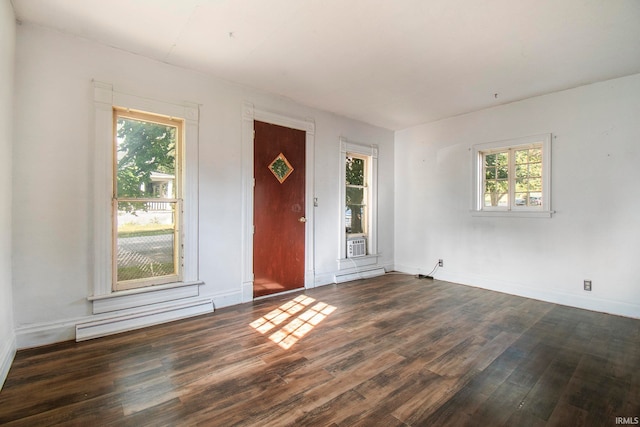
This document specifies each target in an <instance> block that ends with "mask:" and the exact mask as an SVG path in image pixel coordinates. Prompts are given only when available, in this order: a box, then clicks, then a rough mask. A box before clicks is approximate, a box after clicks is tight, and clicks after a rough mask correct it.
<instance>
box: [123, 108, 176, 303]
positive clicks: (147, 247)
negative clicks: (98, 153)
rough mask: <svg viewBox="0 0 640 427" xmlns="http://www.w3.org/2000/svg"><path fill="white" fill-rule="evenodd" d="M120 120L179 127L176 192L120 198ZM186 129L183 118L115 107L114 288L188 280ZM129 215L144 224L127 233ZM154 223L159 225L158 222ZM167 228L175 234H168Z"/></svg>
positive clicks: (173, 185) (174, 179) (174, 178)
mask: <svg viewBox="0 0 640 427" xmlns="http://www.w3.org/2000/svg"><path fill="white" fill-rule="evenodd" d="M120 119H125V120H132V121H135V120H137V121H141V122H147V123H151V124H158V125H161V126H170V127H173V128H175V129H176V131H175V146H174V149H173V151H174V157H175V160H174V161H175V165H174V174H173V184H172V186H171V187H172V188H171V191H170V193H171V194H166V195H165V197H149V196H148V194H145V195H144V196H143V197H130V196H125V197H118V137H117V126H118V120H120ZM183 133H184V125H183V120H181V119H175V118H171V117H167V116H162V115H156V114H152V113H146V112H141V111H132V110H128V109H123V108H119V107H114V108H113V196H112V200H113V202H112V248H113V249H112V288H113V290H114V291H121V290H127V289H134V288H142V287H147V286H153V285H160V284H166V283H173V282H178V281H181V280H182V271H183V269H182V267H183V257H184V256H183V242H182V212H183V199H182V192H183V189H182V162H183V157H182V150H183V139H184V134H183ZM166 196H173V197H166ZM124 204H129V206H128V207H127V208H126V209H125V210H122V209H119V208H120V207H121V206H122V205H124ZM143 206H144V207H143ZM142 212H144V213H142ZM151 212H152V213H151ZM127 213H129V214H130V215H133V216H134V217H135V216H137V217H138V218H140V220H139V221H134V222H136V223H140V222H141V224H138V225H136V227H134V231H133V232H131V231H128V232H127V233H124V232H123V229H124V228H123V227H121V225H123V224H119V219H120V218H121V217H122V218H123V220H124V218H125V217H126V214H127ZM150 213H151V214H150ZM145 218H146V219H145ZM154 221H156V222H158V223H157V224H154ZM163 225H166V227H163ZM167 230H169V232H166V231H167ZM123 235H125V236H127V237H124V236H123ZM132 236H133V237H132ZM124 239H130V240H131V241H132V242H135V243H131V242H128V243H127V244H125V243H124ZM127 245H128V248H127Z"/></svg>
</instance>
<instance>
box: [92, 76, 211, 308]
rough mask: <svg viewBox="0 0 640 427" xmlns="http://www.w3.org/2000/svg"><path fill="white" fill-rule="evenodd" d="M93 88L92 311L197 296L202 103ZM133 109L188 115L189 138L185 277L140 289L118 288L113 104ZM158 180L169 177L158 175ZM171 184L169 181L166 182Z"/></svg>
mask: <svg viewBox="0 0 640 427" xmlns="http://www.w3.org/2000/svg"><path fill="white" fill-rule="evenodd" d="M93 91H94V92H93V93H94V126H95V128H94V141H95V146H94V157H93V168H94V174H93V189H94V191H93V210H92V212H93V214H92V215H93V244H92V246H93V251H92V252H93V256H92V259H93V262H92V266H93V275H92V276H93V283H92V293H91V294H90V295H88V299H89V301H91V302H92V305H93V313H94V314H100V313H106V312H111V311H115V310H122V309H129V308H134V307H143V306H148V305H149V304H150V303H151V302H153V303H159V302H167V301H173V300H177V299H178V298H185V297H187V296H197V295H198V292H199V291H198V286H199V285H201V284H202V281H201V280H200V279H199V268H198V259H199V257H198V176H199V172H198V128H199V116H200V113H199V107H198V105H197V104H193V103H186V102H185V103H180V104H177V103H169V102H164V101H160V100H156V99H151V98H148V97H141V96H139V95H134V94H129V93H124V92H121V91H115V90H114V88H113V86H112V85H111V84H109V83H103V82H98V81H94V82H93ZM117 106H122V107H125V109H126V110H130V111H152V112H154V114H158V115H162V116H164V117H179V118H181V119H182V120H183V122H184V123H183V124H184V128H183V132H184V138H183V140H182V147H181V153H180V155H181V156H182V162H181V163H182V166H184V167H183V168H182V170H181V171H180V173H179V174H178V179H180V180H181V182H182V184H181V185H180V188H181V191H182V203H181V205H182V206H181V210H180V212H179V213H180V219H179V224H180V227H181V229H180V230H179V233H180V238H181V248H180V250H181V252H182V262H181V265H180V267H181V275H180V276H181V277H180V278H179V279H180V280H177V281H174V282H171V283H166V284H162V285H156V286H144V287H139V288H135V289H128V290H117V289H114V286H113V284H114V278H113V273H114V267H113V262H114V253H113V252H114V251H113V247H114V242H113V236H114V215H113V210H114V209H113V195H114V189H113V187H114V154H115V150H114V137H113V135H114V132H113V127H114V121H113V109H114V107H117ZM157 178H158V179H159V180H162V179H164V178H166V177H163V176H161V175H159V176H157ZM167 185H168V184H167Z"/></svg>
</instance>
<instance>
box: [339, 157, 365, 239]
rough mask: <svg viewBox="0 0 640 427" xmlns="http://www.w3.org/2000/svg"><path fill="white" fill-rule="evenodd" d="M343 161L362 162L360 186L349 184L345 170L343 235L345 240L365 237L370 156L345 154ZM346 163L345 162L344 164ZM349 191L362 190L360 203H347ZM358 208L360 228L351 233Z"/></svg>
mask: <svg viewBox="0 0 640 427" xmlns="http://www.w3.org/2000/svg"><path fill="white" fill-rule="evenodd" d="M345 159H358V160H361V161H362V166H363V167H362V175H363V176H362V185H358V184H349V183H348V180H347V177H346V170H345V200H344V205H345V207H344V211H345V219H344V220H345V234H346V237H347V238H351V237H361V236H367V233H368V228H369V226H368V224H369V215H370V212H369V191H368V182H369V168H370V165H369V163H370V160H369V159H370V156H366V155H361V154H354V153H350V152H348V153H346V157H345ZM346 163H347V161H346V160H345V164H346ZM349 189H355V190H362V200H361V201H360V203H347V202H348V201H347V197H348V195H349V193H352V192H350V191H349ZM353 208H358V209H359V211H360V215H361V216H360V228H359V229H357V230H358V231H356V232H353V224H354V209H353ZM349 211H350V214H351V215H350V216H348V215H347V212H349Z"/></svg>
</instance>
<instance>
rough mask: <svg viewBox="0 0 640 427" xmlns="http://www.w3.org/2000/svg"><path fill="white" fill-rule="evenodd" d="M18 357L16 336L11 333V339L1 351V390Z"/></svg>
mask: <svg viewBox="0 0 640 427" xmlns="http://www.w3.org/2000/svg"><path fill="white" fill-rule="evenodd" d="M15 357H16V336H15V334H14V333H11V336H10V338H9V339H8V340H7V341H5V342H4V343H3V345H2V349H1V350H0V390H2V387H3V386H4V382H5V381H6V379H7V375H9V369H11V365H12V364H13V359H15Z"/></svg>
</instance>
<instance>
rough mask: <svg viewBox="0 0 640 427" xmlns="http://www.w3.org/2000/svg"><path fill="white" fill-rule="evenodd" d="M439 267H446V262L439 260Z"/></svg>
mask: <svg viewBox="0 0 640 427" xmlns="http://www.w3.org/2000/svg"><path fill="white" fill-rule="evenodd" d="M438 267H444V261H442V260H441V259H439V260H438Z"/></svg>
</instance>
